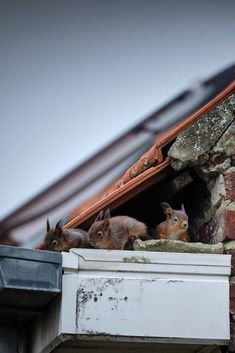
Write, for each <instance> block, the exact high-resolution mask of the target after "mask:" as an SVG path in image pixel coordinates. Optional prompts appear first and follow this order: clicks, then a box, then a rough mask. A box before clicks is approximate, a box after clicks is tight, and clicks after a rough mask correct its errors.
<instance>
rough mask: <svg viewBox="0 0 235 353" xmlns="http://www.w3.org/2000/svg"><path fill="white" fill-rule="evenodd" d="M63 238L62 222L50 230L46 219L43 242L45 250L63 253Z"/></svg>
mask: <svg viewBox="0 0 235 353" xmlns="http://www.w3.org/2000/svg"><path fill="white" fill-rule="evenodd" d="M64 237H65V235H64V232H63V227H62V220H60V221H59V222H58V223H57V224H56V226H55V228H51V227H50V223H49V220H48V219H47V233H46V236H45V240H44V248H45V250H49V251H56V252H60V251H63V244H64Z"/></svg>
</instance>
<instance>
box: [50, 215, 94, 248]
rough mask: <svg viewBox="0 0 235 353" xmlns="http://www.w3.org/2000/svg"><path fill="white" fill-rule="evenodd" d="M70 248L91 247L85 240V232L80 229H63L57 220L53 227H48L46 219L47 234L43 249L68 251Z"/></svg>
mask: <svg viewBox="0 0 235 353" xmlns="http://www.w3.org/2000/svg"><path fill="white" fill-rule="evenodd" d="M71 248H91V245H90V244H89V243H88V240H87V232H86V231H84V230H82V229H78V228H76V229H71V228H70V229H64V228H63V227H62V226H61V221H59V222H58V223H57V224H56V226H55V229H50V224H49V221H48V220H47V234H46V236H45V240H44V249H45V250H49V251H56V252H61V251H69V249H71Z"/></svg>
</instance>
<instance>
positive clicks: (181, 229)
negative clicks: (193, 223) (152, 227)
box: [156, 202, 189, 241]
mask: <svg viewBox="0 0 235 353" xmlns="http://www.w3.org/2000/svg"><path fill="white" fill-rule="evenodd" d="M161 207H162V209H163V212H164V213H165V215H166V220H165V221H164V222H162V223H160V224H159V225H158V226H157V228H156V236H157V237H160V238H164V239H171V240H183V241H188V239H189V237H188V233H187V229H188V216H187V214H186V212H185V209H184V205H183V204H182V205H181V210H173V208H172V207H171V206H170V205H169V204H168V203H167V202H163V203H161Z"/></svg>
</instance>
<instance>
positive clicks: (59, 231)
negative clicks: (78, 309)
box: [55, 219, 63, 236]
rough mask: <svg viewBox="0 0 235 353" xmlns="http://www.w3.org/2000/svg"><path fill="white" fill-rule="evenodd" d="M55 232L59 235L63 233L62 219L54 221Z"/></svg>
mask: <svg viewBox="0 0 235 353" xmlns="http://www.w3.org/2000/svg"><path fill="white" fill-rule="evenodd" d="M55 233H56V234H57V235H59V236H62V234H63V228H62V219H60V220H59V222H57V223H56V226H55Z"/></svg>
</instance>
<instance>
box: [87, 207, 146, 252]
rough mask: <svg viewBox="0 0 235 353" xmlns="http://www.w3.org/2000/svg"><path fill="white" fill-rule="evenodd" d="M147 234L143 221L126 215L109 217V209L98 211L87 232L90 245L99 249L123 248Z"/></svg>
mask: <svg viewBox="0 0 235 353" xmlns="http://www.w3.org/2000/svg"><path fill="white" fill-rule="evenodd" d="M141 236H144V237H148V235H147V227H146V225H145V224H144V223H142V222H139V221H137V220H136V219H135V218H131V217H128V216H116V217H110V211H109V209H107V210H106V211H105V213H104V212H103V211H100V213H99V214H98V217H97V218H96V220H95V222H94V223H93V224H92V225H91V227H90V229H89V232H88V240H89V242H90V244H91V245H92V246H94V247H95V248H100V249H109V250H123V249H124V247H125V245H126V243H128V242H131V243H133V242H134V240H135V239H137V238H139V237H141Z"/></svg>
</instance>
